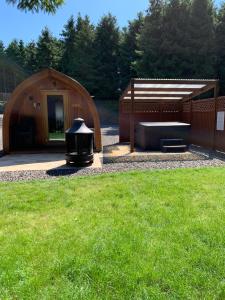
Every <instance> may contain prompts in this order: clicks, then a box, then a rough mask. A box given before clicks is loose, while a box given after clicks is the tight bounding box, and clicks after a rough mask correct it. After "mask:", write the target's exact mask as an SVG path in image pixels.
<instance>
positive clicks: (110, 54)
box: [94, 14, 119, 99]
mask: <svg viewBox="0 0 225 300" xmlns="http://www.w3.org/2000/svg"><path fill="white" fill-rule="evenodd" d="M94 48H95V51H96V54H95V69H96V73H97V75H96V80H95V85H96V95H97V97H99V98H107V97H108V98H111V99H114V98H115V97H117V96H118V87H119V78H118V67H119V66H118V62H119V61H118V52H119V28H118V26H117V21H116V18H115V17H113V16H112V15H111V14H108V15H107V16H104V17H103V18H102V19H101V20H100V22H99V24H98V25H97V28H96V38H95V45H94Z"/></svg>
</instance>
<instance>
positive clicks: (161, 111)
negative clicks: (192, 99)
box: [119, 101, 182, 142]
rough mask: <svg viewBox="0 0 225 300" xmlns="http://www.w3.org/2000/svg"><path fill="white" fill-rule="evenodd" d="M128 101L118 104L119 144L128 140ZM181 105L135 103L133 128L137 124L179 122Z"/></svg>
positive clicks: (129, 106) (171, 103)
mask: <svg viewBox="0 0 225 300" xmlns="http://www.w3.org/2000/svg"><path fill="white" fill-rule="evenodd" d="M130 112H131V103H130V101H122V102H120V118H119V122H120V142H129V140H130ZM181 112H182V105H181V104H180V103H174V102H165V103H160V102H135V103H134V122H135V127H136V126H137V124H138V123H139V122H161V121H162V122H170V121H181V119H182V115H181Z"/></svg>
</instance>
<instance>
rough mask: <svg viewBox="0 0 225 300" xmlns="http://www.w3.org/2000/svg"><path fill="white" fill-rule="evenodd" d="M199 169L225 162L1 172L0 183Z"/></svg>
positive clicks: (145, 164)
mask: <svg viewBox="0 0 225 300" xmlns="http://www.w3.org/2000/svg"><path fill="white" fill-rule="evenodd" d="M199 167H225V161H224V160H220V159H218V158H213V159H207V160H200V161H198V160H197V161H176V162H174V161H173V162H171V161H170V162H169V161H167V162H166V161H165V162H134V163H119V164H106V165H103V168H102V169H88V168H83V169H78V168H77V169H75V168H73V169H71V170H68V169H67V170H53V171H49V172H46V171H23V172H1V173H0V181H21V180H33V179H51V178H53V179H54V178H57V177H60V176H69V177H73V176H74V177H75V176H84V175H89V176H90V175H96V174H103V173H114V172H121V171H131V170H153V169H178V168H199Z"/></svg>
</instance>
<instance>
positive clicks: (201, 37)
mask: <svg viewBox="0 0 225 300" xmlns="http://www.w3.org/2000/svg"><path fill="white" fill-rule="evenodd" d="M213 18H214V9H213V3H212V1H211V0H193V3H192V8H191V18H190V51H189V56H190V65H189V66H190V75H191V76H192V77H195V78H196V77H198V78H210V77H214V76H215V28H214V19H213Z"/></svg>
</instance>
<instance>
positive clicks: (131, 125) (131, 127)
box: [130, 78, 134, 153]
mask: <svg viewBox="0 0 225 300" xmlns="http://www.w3.org/2000/svg"><path fill="white" fill-rule="evenodd" d="M130 152H131V153H133V152H134V79H133V78H132V79H131V113H130Z"/></svg>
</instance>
